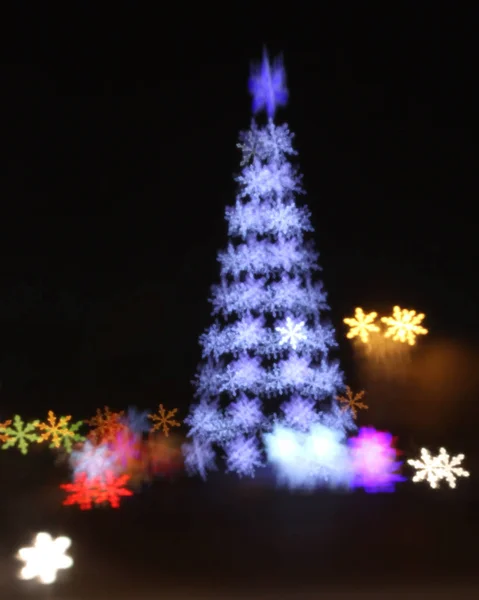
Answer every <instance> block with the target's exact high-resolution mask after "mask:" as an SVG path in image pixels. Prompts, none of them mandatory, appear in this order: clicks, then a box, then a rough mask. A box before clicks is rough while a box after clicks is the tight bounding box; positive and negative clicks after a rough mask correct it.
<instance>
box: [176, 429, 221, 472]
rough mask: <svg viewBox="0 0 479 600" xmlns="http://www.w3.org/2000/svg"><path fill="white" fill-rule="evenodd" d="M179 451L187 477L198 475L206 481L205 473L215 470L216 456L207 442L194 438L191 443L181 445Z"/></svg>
mask: <svg viewBox="0 0 479 600" xmlns="http://www.w3.org/2000/svg"><path fill="white" fill-rule="evenodd" d="M181 450H182V452H183V456H184V458H185V468H186V471H187V473H188V474H189V475H196V474H198V475H199V476H200V477H201V478H202V479H203V480H206V473H207V471H208V470H210V471H214V470H215V469H216V464H215V457H216V454H215V451H214V449H213V446H212V445H211V443H210V442H209V441H207V440H202V439H200V438H197V437H194V438H193V439H192V441H191V443H187V444H183V445H182V447H181Z"/></svg>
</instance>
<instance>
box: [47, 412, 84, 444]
mask: <svg viewBox="0 0 479 600" xmlns="http://www.w3.org/2000/svg"><path fill="white" fill-rule="evenodd" d="M71 419H72V418H71V415H67V416H66V417H60V418H57V417H56V416H55V413H54V412H53V411H52V410H49V411H48V418H47V420H46V421H45V422H43V423H39V424H38V426H37V427H38V429H39V430H40V431H42V432H43V433H41V434H40V439H39V440H38V441H39V442H40V443H41V442H46V441H49V442H50V448H60V446H62V445H63V446H64V448H65V450H66V451H67V452H71V451H72V446H73V444H74V443H75V442H83V441H85V438H84V437H83V436H82V435H80V434H79V433H78V430H79V429H80V427H81V426H82V424H83V423H82V421H77V422H76V423H70V421H71Z"/></svg>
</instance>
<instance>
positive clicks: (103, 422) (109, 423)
mask: <svg viewBox="0 0 479 600" xmlns="http://www.w3.org/2000/svg"><path fill="white" fill-rule="evenodd" d="M123 415H124V411H123V410H122V411H120V412H111V411H110V409H109V408H108V406H105V408H104V411H103V412H102V411H101V409H99V408H98V409H97V411H96V415H95V416H94V417H92V418H91V419H88V420H87V421H85V423H86V424H87V425H90V426H91V427H92V430H91V431H90V434H89V437H90V438H92V439H93V440H94V441H95V442H96V443H102V442H113V441H114V440H115V438H116V435H117V433H118V432H119V431H121V430H122V429H123V428H124V427H125V424H124V423H123V421H122V419H123Z"/></svg>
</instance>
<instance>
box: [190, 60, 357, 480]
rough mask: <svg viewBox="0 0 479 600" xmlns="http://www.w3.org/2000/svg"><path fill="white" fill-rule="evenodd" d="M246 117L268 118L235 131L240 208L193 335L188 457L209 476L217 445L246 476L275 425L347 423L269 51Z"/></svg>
mask: <svg viewBox="0 0 479 600" xmlns="http://www.w3.org/2000/svg"><path fill="white" fill-rule="evenodd" d="M250 92H251V93H252V96H253V112H255V113H257V112H260V111H262V110H265V112H266V115H267V121H266V123H265V124H264V125H259V124H257V123H256V122H254V121H253V123H252V125H251V128H250V129H249V130H248V131H246V132H243V133H242V134H241V135H240V143H239V144H238V147H239V148H240V149H241V152H242V162H241V166H242V171H241V174H240V175H239V176H238V177H237V178H236V180H237V182H238V184H239V191H238V195H237V199H236V204H235V205H234V206H232V207H228V208H227V209H226V220H227V222H228V236H229V243H228V247H227V249H226V250H225V251H223V252H220V253H219V256H218V260H219V263H220V266H221V270H220V275H221V282H220V284H219V285H216V286H214V287H213V289H212V297H211V304H212V306H213V316H214V317H215V321H214V323H213V324H212V325H211V327H209V329H207V330H206V332H205V333H204V334H203V335H202V336H201V337H200V344H201V346H202V349H203V358H204V362H203V363H202V364H201V366H200V368H199V371H198V374H197V377H196V381H195V384H196V391H197V397H198V399H199V403H198V404H196V405H193V406H192V408H191V410H190V414H189V416H188V417H187V418H186V419H185V423H186V424H187V425H188V426H189V427H190V430H189V434H188V436H189V437H190V438H192V441H191V443H189V444H185V446H184V448H183V451H184V454H185V463H186V466H187V468H188V470H189V471H190V472H191V473H195V472H196V473H199V474H200V475H201V476H202V477H205V476H206V472H207V470H208V469H211V468H215V462H214V457H215V453H214V448H215V447H217V448H221V449H222V450H223V453H224V458H225V461H226V469H227V470H228V471H234V472H236V473H238V474H239V475H253V474H254V471H255V469H256V468H257V467H259V466H261V465H262V464H263V462H264V458H263V449H262V435H263V433H264V432H265V431H267V430H270V429H271V427H272V425H273V424H276V425H278V424H279V425H281V426H286V427H290V428H293V429H296V430H300V431H303V432H308V431H309V428H310V427H311V426H312V425H314V424H316V425H317V424H323V425H325V426H327V427H329V428H332V429H334V430H340V431H341V432H342V433H344V431H345V428H347V427H349V426H350V425H351V424H352V422H351V418H350V415H349V414H348V413H347V412H342V411H341V410H340V409H339V407H338V405H337V403H336V400H335V397H336V396H337V393H338V391H339V390H340V389H342V388H343V376H342V373H341V372H340V370H339V368H338V364H337V363H334V362H331V361H330V360H329V359H328V355H329V352H330V349H331V348H332V347H334V346H336V342H335V338H334V330H333V328H332V326H331V325H330V324H328V323H327V322H326V321H325V320H324V318H323V315H324V312H325V311H327V310H328V308H329V307H328V305H327V303H326V294H325V292H324V290H323V287H322V284H321V282H319V281H318V280H317V279H315V277H314V276H315V274H316V273H317V271H318V270H319V267H318V264H317V259H318V254H317V253H316V252H315V250H314V247H313V242H312V240H311V239H308V235H311V232H312V231H313V228H312V226H311V222H310V214H309V211H308V210H307V208H305V207H304V206H300V205H298V204H297V203H296V197H297V195H298V194H301V193H302V192H303V190H302V187H301V176H300V174H299V173H298V171H297V170H296V168H295V167H294V166H293V165H292V163H291V162H290V158H291V157H292V156H294V155H295V154H296V152H295V151H294V149H293V146H292V140H293V134H291V133H290V131H289V129H288V127H287V125H285V124H283V125H276V124H275V123H274V122H273V117H274V114H275V112H276V107H277V106H279V105H284V104H286V101H287V97H288V92H287V89H286V85H285V72H284V68H283V65H282V63H281V61H279V60H277V61H276V62H275V63H274V64H271V63H270V62H269V60H268V57H267V55H266V53H265V54H264V56H263V61H262V63H261V64H260V65H259V67H257V68H255V69H254V70H253V73H252V76H251V78H250Z"/></svg>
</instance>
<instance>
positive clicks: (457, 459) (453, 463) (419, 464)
mask: <svg viewBox="0 0 479 600" xmlns="http://www.w3.org/2000/svg"><path fill="white" fill-rule="evenodd" d="M463 460H464V454H458V455H457V456H453V457H452V458H451V457H450V456H449V455H448V453H447V452H446V450H445V448H441V449H440V450H439V454H438V455H437V456H432V455H431V453H430V452H429V450H427V449H426V448H421V460H419V459H410V460H408V461H407V462H408V464H409V465H411V467H414V468H415V469H416V474H415V475H414V477H413V479H412V480H413V481H414V483H417V482H419V481H427V482H428V483H429V485H430V486H431V488H433V489H436V488H437V487H438V483H439V481H441V480H442V479H445V480H446V481H447V483H448V484H449V487H451V488H455V487H456V478H457V477H469V473H468V471H465V470H464V469H463V468H462V467H460V466H459V465H460V464H461V462H462V461H463Z"/></svg>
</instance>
